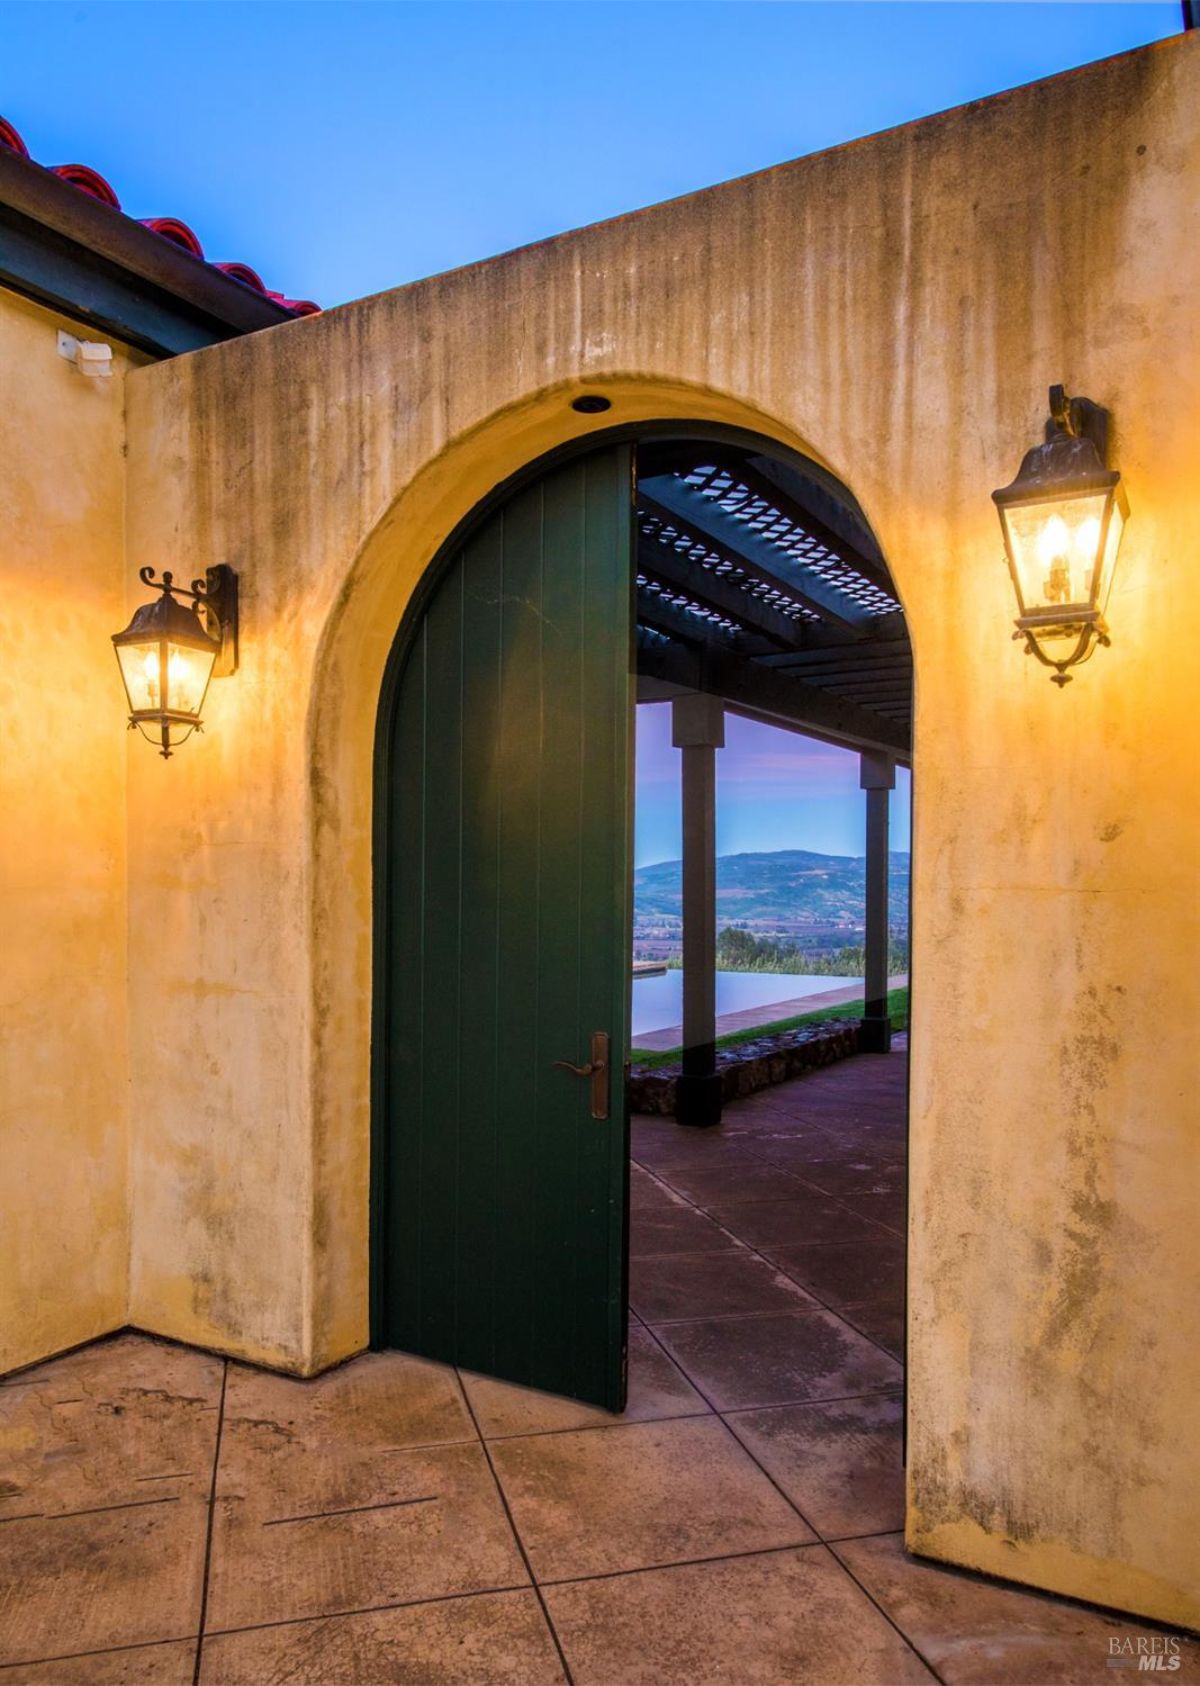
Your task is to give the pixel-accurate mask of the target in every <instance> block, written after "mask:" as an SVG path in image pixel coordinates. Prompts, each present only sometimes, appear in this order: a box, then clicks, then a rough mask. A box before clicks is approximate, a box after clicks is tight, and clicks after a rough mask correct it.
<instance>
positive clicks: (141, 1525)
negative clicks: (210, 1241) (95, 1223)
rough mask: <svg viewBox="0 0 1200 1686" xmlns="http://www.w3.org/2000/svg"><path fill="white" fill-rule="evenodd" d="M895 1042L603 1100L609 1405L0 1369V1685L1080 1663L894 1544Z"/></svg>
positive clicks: (62, 1369) (234, 1685)
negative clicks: (608, 1110) (623, 1327)
mask: <svg viewBox="0 0 1200 1686" xmlns="http://www.w3.org/2000/svg"><path fill="white" fill-rule="evenodd" d="M903 1067H904V1060H903V1056H902V1054H900V1053H896V1054H893V1055H891V1056H862V1057H860V1058H858V1059H856V1060H851V1061H847V1062H845V1063H843V1064H841V1065H839V1066H836V1067H831V1068H829V1069H828V1070H827V1071H823V1072H819V1073H816V1074H813V1075H812V1076H809V1077H806V1078H803V1079H800V1080H799V1081H797V1082H796V1083H793V1084H790V1085H787V1086H786V1087H784V1088H780V1089H776V1090H772V1091H769V1092H768V1093H767V1094H765V1095H760V1096H755V1097H753V1098H752V1099H750V1100H747V1101H744V1102H739V1103H736V1105H734V1106H731V1107H730V1108H729V1109H728V1113H727V1117H726V1121H725V1122H724V1124H723V1125H722V1126H721V1127H720V1129H719V1130H718V1131H712V1132H707V1133H705V1134H703V1135H701V1134H698V1133H696V1132H690V1131H689V1132H684V1131H680V1130H679V1129H677V1128H676V1127H675V1126H674V1125H671V1124H668V1123H665V1122H664V1121H662V1120H649V1119H647V1120H637V1121H635V1128H634V1156H635V1161H636V1164H635V1167H634V1173H633V1182H634V1211H633V1221H632V1251H633V1262H632V1277H633V1281H632V1292H631V1299H632V1306H633V1313H634V1316H633V1320H632V1325H631V1334H630V1381H631V1387H630V1403H629V1409H628V1411H627V1412H626V1414H625V1416H624V1417H623V1418H621V1419H615V1418H613V1417H611V1416H609V1415H607V1414H606V1413H605V1412H603V1411H599V1410H595V1409H593V1408H591V1407H589V1406H584V1405H579V1404H577V1403H574V1402H572V1401H570V1400H564V1399H557V1398H552V1397H549V1396H547V1395H545V1394H538V1393H534V1392H531V1391H530V1390H528V1389H523V1388H518V1387H513V1386H509V1385H507V1384H505V1383H501V1382H495V1381H490V1380H486V1379H484V1378H481V1377H476V1376H471V1375H466V1374H460V1373H458V1372H456V1371H455V1370H453V1369H452V1368H449V1367H447V1366H445V1365H440V1364H433V1363H429V1362H426V1361H424V1360H422V1359H416V1358H410V1357H407V1356H405V1355H403V1354H400V1353H368V1354H365V1355H364V1356H363V1357H361V1358H358V1359H355V1360H354V1361H352V1362H351V1363H349V1364H346V1365H343V1366H342V1367H341V1368H340V1369H337V1370H333V1371H330V1372H329V1373H328V1374H326V1375H324V1376H321V1377H318V1378H316V1379H315V1380H312V1381H295V1380H292V1379H290V1378H287V1377H283V1376H276V1375H271V1374H267V1373H265V1372H263V1371H260V1370H254V1369H250V1368H248V1367H246V1366H243V1365H240V1364H236V1363H226V1362H225V1361H223V1360H221V1359H219V1358H214V1357H211V1356H209V1355H207V1354H205V1353H201V1352H195V1351H191V1350H189V1349H187V1348H183V1347H178V1346H173V1345H169V1344H167V1343H165V1342H160V1341H155V1340H153V1339H150V1338H148V1337H144V1336H140V1335H122V1336H119V1337H117V1338H114V1339H111V1340H108V1341H103V1342H97V1343H96V1344H94V1345H93V1346H90V1347H87V1348H84V1349H81V1350H80V1351H78V1352H75V1353H72V1354H69V1355H68V1356H66V1357H64V1358H61V1359H58V1360H55V1361H53V1362H51V1363H48V1364H44V1365H42V1366H40V1367H39V1368H38V1369H36V1370H32V1371H29V1372H26V1373H25V1374H23V1375H21V1376H18V1377H14V1378H12V1379H11V1380H10V1381H9V1382H8V1383H7V1384H5V1385H4V1386H3V1387H0V1429H2V1431H3V1433H2V1437H0V1686H3V1683H4V1681H5V1680H12V1681H13V1682H14V1686H15V1683H16V1682H17V1681H20V1682H21V1683H22V1686H50V1683H54V1686H117V1683H121V1686H130V1683H133V1682H147V1683H149V1686H191V1683H192V1681H193V1677H194V1676H195V1678H197V1679H199V1680H200V1681H201V1682H202V1683H203V1686H266V1683H274V1682H283V1681H286V1682H288V1686H318V1683H320V1686H384V1683H389V1682H405V1683H413V1686H417V1683H419V1686H430V1683H431V1682H434V1681H436V1682H438V1683H439V1686H444V1683H446V1682H460V1681H461V1682H463V1683H464V1686H467V1683H469V1686H482V1683H485V1682H511V1683H514V1686H538V1683H540V1682H551V1681H562V1680H564V1679H569V1680H574V1681H575V1682H578V1683H579V1686H638V1683H645V1686H674V1683H679V1686H683V1683H687V1686H726V1683H728V1686H785V1683H786V1686H808V1683H813V1686H841V1683H843V1682H845V1683H850V1682H855V1683H858V1682H865V1683H868V1686H870V1683H875V1686H899V1683H903V1682H909V1681H914V1682H915V1681H929V1680H935V1679H941V1680H943V1681H946V1682H948V1683H957V1682H997V1683H1000V1682H1009V1683H1019V1686H1033V1683H1035V1682H1046V1683H1051V1682H1053V1683H1054V1686H1063V1683H1067V1682H1075V1681H1079V1682H1083V1681H1088V1682H1091V1681H1099V1680H1101V1679H1107V1678H1110V1676H1109V1674H1108V1672H1107V1670H1106V1663H1105V1659H1106V1657H1107V1656H1108V1654H1109V1641H1110V1640H1111V1639H1125V1638H1136V1637H1138V1636H1139V1635H1144V1634H1147V1633H1148V1630H1146V1629H1143V1628H1140V1627H1138V1626H1137V1625H1135V1624H1133V1623H1129V1622H1123V1621H1121V1620H1119V1619H1117V1618H1110V1617H1106V1616H1105V1615H1103V1614H1101V1613H1099V1612H1096V1611H1093V1610H1088V1609H1085V1608H1082V1607H1080V1606H1077V1605H1073V1604H1069V1603H1066V1602H1062V1601H1058V1600H1054V1599H1051V1598H1045V1597H1041V1596H1038V1595H1036V1594H1028V1593H1023V1592H1020V1591H1017V1590H1016V1589H1014V1588H1011V1587H1004V1586H1000V1585H997V1584H994V1583H990V1582H987V1581H984V1580H981V1579H979V1578H977V1577H974V1576H970V1575H964V1574H959V1573H956V1572H953V1571H946V1570H940V1569H937V1568H934V1567H932V1566H929V1565H926V1564H921V1563H917V1562H915V1561H913V1560H912V1559H909V1558H907V1557H906V1556H905V1554H904V1551H903V1547H902V1540H901V1535H900V1532H899V1530H900V1528H901V1526H902V1520H903V1491H902V1479H901V1469H900V1414H901V1399H900V1391H899V1384H900V1378H901V1371H900V1365H899V1363H898V1356H899V1354H900V1350H901V1348H900V1337H901V1314H902V1302H903V1293H902V1278H901V1272H902V1268H903V1243H902V1224H903V1206H904V1201H903V1075H904V1073H903ZM201 1635H203V1638H202V1639H201V1638H200V1636H201ZM198 1649H199V1656H198V1655H197V1652H198ZM1174 1678H1175V1679H1176V1680H1180V1681H1184V1680H1189V1679H1196V1678H1200V1669H1198V1667H1197V1662H1196V1653H1195V1651H1194V1650H1193V1649H1186V1648H1185V1652H1184V1657H1183V1666H1182V1669H1181V1670H1180V1671H1179V1672H1176V1673H1175V1675H1174Z"/></svg>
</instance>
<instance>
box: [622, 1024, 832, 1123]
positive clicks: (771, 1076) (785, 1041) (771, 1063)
mask: <svg viewBox="0 0 1200 1686" xmlns="http://www.w3.org/2000/svg"><path fill="white" fill-rule="evenodd" d="M858 1050H859V1021H858V1020H857V1019H828V1020H826V1021H825V1023H824V1024H815V1025H805V1026H803V1027H802V1028H801V1029H798V1030H784V1031H779V1032H778V1033H777V1034H776V1035H774V1036H762V1037H759V1038H757V1039H756V1040H755V1041H753V1042H740V1043H738V1045H737V1046H736V1047H734V1048H719V1049H718V1050H717V1070H718V1072H719V1073H720V1076H721V1099H722V1100H723V1101H733V1100H737V1099H738V1097H739V1096H741V1095H753V1094H754V1093H755V1092H756V1091H757V1090H759V1089H768V1088H770V1087H771V1086H772V1085H773V1084H775V1083H786V1082H787V1081H788V1079H789V1078H792V1077H799V1076H800V1074H801V1073H802V1072H805V1071H812V1070H814V1069H815V1068H816V1067H817V1066H822V1065H832V1064H833V1062H834V1061H835V1060H844V1059H846V1058H848V1057H849V1055H851V1054H857V1053H858ZM681 1070H682V1065H681V1062H680V1061H679V1060H672V1061H671V1063H670V1064H669V1065H660V1066H653V1067H649V1068H647V1067H645V1066H639V1065H637V1064H636V1062H635V1063H634V1064H632V1065H631V1066H630V1069H629V1080H628V1093H629V1109H630V1111H631V1112H650V1113H657V1114H659V1115H661V1116H663V1117H671V1116H673V1114H674V1112H675V1084H676V1080H677V1078H678V1077H679V1075H680V1072H681Z"/></svg>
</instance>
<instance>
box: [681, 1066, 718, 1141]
mask: <svg viewBox="0 0 1200 1686" xmlns="http://www.w3.org/2000/svg"><path fill="white" fill-rule="evenodd" d="M675 1122H676V1123H677V1124H690V1125H692V1126H693V1127H695V1128H698V1129H702V1130H707V1129H709V1128H710V1127H711V1126H712V1125H713V1124H719V1123H720V1122H721V1079H720V1077H718V1076H717V1075H716V1073H715V1072H714V1073H713V1074H712V1076H710V1077H692V1076H688V1075H687V1074H686V1073H685V1074H684V1075H683V1076H682V1077H678V1078H676V1080H675Z"/></svg>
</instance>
